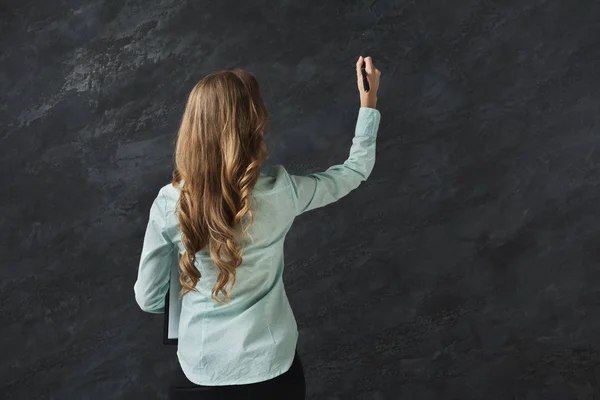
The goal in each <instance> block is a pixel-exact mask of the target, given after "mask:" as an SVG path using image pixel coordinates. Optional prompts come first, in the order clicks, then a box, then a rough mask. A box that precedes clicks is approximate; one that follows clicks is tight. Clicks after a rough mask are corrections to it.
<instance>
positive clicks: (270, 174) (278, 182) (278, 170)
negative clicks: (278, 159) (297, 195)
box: [255, 164, 290, 191]
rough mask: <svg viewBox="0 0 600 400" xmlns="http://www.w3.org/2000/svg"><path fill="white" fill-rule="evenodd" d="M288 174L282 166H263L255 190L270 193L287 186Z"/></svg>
mask: <svg viewBox="0 0 600 400" xmlns="http://www.w3.org/2000/svg"><path fill="white" fill-rule="evenodd" d="M289 184H290V183H289V174H288V172H287V170H286V169H285V167H284V166H283V165H279V164H278V165H272V166H263V167H262V168H261V174H260V177H259V180H258V182H256V186H255V189H258V190H260V191H271V190H274V189H279V188H285V187H287V186H289Z"/></svg>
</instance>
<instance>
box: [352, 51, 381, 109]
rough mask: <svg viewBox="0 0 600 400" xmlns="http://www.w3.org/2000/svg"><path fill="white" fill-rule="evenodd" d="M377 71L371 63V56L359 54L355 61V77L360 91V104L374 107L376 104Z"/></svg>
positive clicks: (378, 72) (379, 72)
mask: <svg viewBox="0 0 600 400" xmlns="http://www.w3.org/2000/svg"><path fill="white" fill-rule="evenodd" d="M380 76H381V71H379V70H378V69H377V68H375V66H374V65H373V60H372V59H371V57H365V58H363V56H360V57H359V58H358V61H357V62H356V77H357V81H358V82H357V83H358V91H359V92H360V106H361V107H369V108H375V107H376V106H377V90H378V89H379V77H380Z"/></svg>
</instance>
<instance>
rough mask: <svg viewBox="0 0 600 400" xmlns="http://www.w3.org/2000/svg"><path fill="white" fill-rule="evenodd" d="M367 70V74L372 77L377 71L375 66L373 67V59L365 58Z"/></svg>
mask: <svg viewBox="0 0 600 400" xmlns="http://www.w3.org/2000/svg"><path fill="white" fill-rule="evenodd" d="M365 69H366V70H367V74H369V75H371V74H372V73H373V71H374V70H375V66H374V65H373V60H372V59H371V57H365Z"/></svg>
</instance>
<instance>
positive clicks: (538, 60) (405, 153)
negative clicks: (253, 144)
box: [0, 0, 600, 400]
mask: <svg viewBox="0 0 600 400" xmlns="http://www.w3.org/2000/svg"><path fill="white" fill-rule="evenodd" d="M0 13H1V14H0V16H1V20H2V24H1V25H0V96H1V97H0V98H1V103H0V123H1V128H2V129H1V131H0V166H1V172H2V174H1V176H2V185H0V218H1V219H0V228H1V229H0V249H1V251H2V254H1V256H0V263H1V268H0V285H1V290H0V312H1V320H2V323H1V325H0V326H1V327H2V331H1V334H2V340H1V341H0V354H2V355H3V357H2V359H1V360H0V376H1V383H2V390H1V391H2V393H4V395H5V396H7V397H6V398H11V399H13V398H14V399H77V400H80V399H154V398H157V399H159V398H162V399H164V398H166V394H165V393H166V392H165V389H166V385H167V379H168V376H169V373H170V372H171V371H172V370H173V369H174V368H175V365H176V362H177V361H176V357H175V348H174V347H168V346H163V345H162V344H161V335H162V331H161V329H162V316H160V315H149V314H145V313H143V312H141V311H140V310H139V308H138V307H137V305H136V303H135V300H134V296H133V283H134V280H135V277H136V274H137V263H138V261H139V254H140V251H141V243H142V239H143V233H144V229H145V225H146V222H147V217H148V212H149V207H150V203H151V201H152V199H153V197H154V196H155V195H156V193H157V191H158V188H159V187H160V186H162V185H164V184H166V183H167V182H168V181H169V179H170V172H171V168H172V154H173V144H174V139H175V134H176V130H177V127H178V122H179V118H180V117H181V115H182V112H183V106H184V104H185V101H186V100H187V95H188V93H189V91H190V89H191V88H192V86H193V85H194V84H195V83H196V82H197V81H198V80H199V79H201V78H202V77H203V76H204V75H206V74H208V73H210V72H212V71H214V70H217V69H223V68H228V67H233V66H238V67H242V68H245V69H247V70H249V71H250V72H252V73H253V74H255V75H256V77H257V78H258V79H259V81H260V83H261V89H262V92H263V95H264V99H265V103H266V104H267V107H268V109H269V111H270V113H271V124H270V136H269V146H270V151H271V153H272V155H271V157H270V158H269V160H268V164H283V165H285V166H286V168H287V169H288V171H290V172H291V173H294V174H303V173H309V172H316V171H319V170H324V169H326V168H327V167H329V166H330V165H332V164H336V163H341V162H343V161H344V160H345V158H346V157H347V155H348V151H349V148H350V144H351V139H352V135H353V131H354V125H355V123H356V116H357V114H358V107H359V99H358V93H357V88H356V77H355V69H354V68H355V61H356V59H357V57H358V56H359V55H360V54H363V55H370V56H372V57H373V58H374V60H375V62H376V66H377V67H378V68H379V69H380V70H381V71H382V77H381V89H380V92H379V103H378V108H379V110H380V111H381V114H382V120H381V125H380V131H379V138H378V144H377V161H376V164H375V168H374V170H373V173H372V175H371V177H370V178H369V180H368V181H366V182H365V183H363V184H362V185H361V186H360V187H359V188H358V189H357V190H355V191H354V192H352V193H351V194H349V195H348V196H347V197H345V198H343V199H341V200H340V201H339V202H337V203H335V204H333V205H331V206H328V207H326V208H323V209H318V210H314V211H312V212H310V213H307V214H306V215H303V216H301V217H299V218H298V219H297V220H296V223H295V225H294V227H293V228H292V231H290V233H289V235H288V238H287V241H286V245H285V250H286V264H287V265H286V268H287V270H286V273H285V275H284V279H285V283H286V287H287V293H288V296H289V298H290V302H291V304H292V306H293V308H294V313H295V315H296V318H297V320H298V326H299V329H300V339H299V344H298V350H299V353H300V355H301V357H302V361H303V364H304V368H305V372H306V379H307V393H308V396H307V398H309V399H344V400H346V399H486V400H489V399H527V400H534V399H560V400H565V399H592V398H594V399H595V398H597V397H592V395H593V394H594V393H595V394H596V396H598V388H599V386H600V364H599V360H600V353H599V348H598V337H599V334H600V290H599V289H598V287H599V281H600V250H599V247H598V243H599V241H600V199H599V197H600V188H599V186H598V185H599V183H600V171H599V167H598V166H599V161H600V132H599V129H600V125H599V119H600V92H599V91H600V80H599V79H598V76H599V75H598V74H599V71H600V4H599V3H598V2H597V1H588V0H585V1H584V0H580V1H579V0H578V1H572V2H567V1H550V0H549V1H540V0H526V1H501V2H500V1H499V2H492V1H452V2H451V1H442V0H436V1H387V2H386V1H377V0H376V1H363V2H347V1H327V2H316V1H313V2H303V1H295V2H292V1H285V2H284V1H275V2H266V1H248V2H242V1H214V2H200V1H170V0H163V1H141V0H138V1H127V2H125V1H122V2H117V1H87V2H86V1H69V0H65V1H62V2H53V1H41V0H36V1H13V0H9V1H4V2H3V5H2V6H1V7H0Z"/></svg>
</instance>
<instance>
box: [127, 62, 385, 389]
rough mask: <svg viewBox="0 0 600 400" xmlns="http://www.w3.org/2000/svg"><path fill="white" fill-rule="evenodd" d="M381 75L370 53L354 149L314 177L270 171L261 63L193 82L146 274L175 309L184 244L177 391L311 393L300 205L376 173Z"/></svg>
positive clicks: (142, 296) (156, 294) (149, 308)
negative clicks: (294, 274)
mask: <svg viewBox="0 0 600 400" xmlns="http://www.w3.org/2000/svg"><path fill="white" fill-rule="evenodd" d="M363 62H364V63H365V67H366V72H367V74H368V81H369V85H370V90H369V92H365V90H364V87H363V79H362V73H361V66H362V65H363ZM380 74H381V73H380V71H379V70H377V69H376V68H375V67H374V65H373V62H372V60H371V58H370V57H366V58H365V59H364V60H363V57H362V56H361V57H359V59H358V61H357V63H356V77H357V83H358V88H359V93H360V102H361V107H360V109H359V112H358V121H357V124H356V131H355V136H354V138H353V141H352V147H351V149H350V156H349V158H348V159H347V160H346V161H345V162H344V163H343V164H341V165H334V166H332V167H330V168H329V169H328V170H326V171H324V172H321V173H314V174H309V175H306V176H296V175H290V174H288V173H287V171H286V170H285V168H283V167H282V166H276V167H272V168H264V171H261V165H262V163H263V162H264V161H265V159H266V158H267V149H266V147H265V142H264V128H265V126H266V124H267V119H268V112H267V109H266V108H265V106H264V104H263V102H262V99H261V95H260V91H259V85H258V82H257V81H256V79H255V78H254V77H253V76H252V75H251V74H249V73H248V72H246V71H244V70H242V69H229V70H225V71H219V72H215V73H212V74H210V75H208V76H206V77H205V78H204V79H202V80H201V81H200V82H198V84H196V86H195V87H194V88H193V89H192V91H191V93H190V96H189V98H188V102H187V105H186V109H185V112H184V114H183V118H182V121H181V126H180V128H179V133H178V137H177V145H176V154H175V164H176V168H175V170H174V172H173V179H172V182H171V183H170V184H168V185H165V186H163V187H162V188H161V189H160V191H159V192H158V195H157V197H156V199H155V200H154V202H153V204H152V206H151V208H150V219H149V222H148V226H147V229H146V234H145V237H144V244H143V249H142V254H141V259H140V264H139V271H138V277H137V281H136V282H135V285H134V291H135V298H136V301H137V303H138V305H139V306H140V308H141V309H142V310H144V311H146V312H150V313H162V312H164V307H165V294H166V291H167V289H168V287H169V274H170V264H169V263H170V262H171V260H173V259H177V258H174V255H176V254H177V256H178V258H179V267H180V270H181V274H180V282H181V285H182V290H181V293H180V298H181V299H182V306H181V317H180V324H179V338H178V348H177V358H178V360H179V365H180V367H181V369H180V370H178V371H177V374H178V376H176V377H175V379H174V381H173V382H172V384H171V386H170V387H169V398H170V399H244V400H249V399H261V400H265V399H286V400H295V399H304V397H305V391H306V389H305V380H304V372H303V369H302V364H301V362H300V358H299V357H298V353H297V351H296V343H297V339H298V330H297V325H296V320H295V318H294V314H293V312H292V309H291V307H290V304H289V302H288V299H287V296H286V293H285V290H284V286H283V280H282V274H283V266H284V259H283V242H284V239H285V235H286V233H287V232H288V230H289V229H290V227H291V225H292V223H293V221H294V219H295V218H296V217H297V216H298V215H300V214H302V213H304V212H307V211H310V210H313V209H315V208H318V207H323V206H325V205H327V204H330V203H333V202H335V201H337V200H338V199H340V198H341V197H343V196H345V195H346V194H348V193H349V192H350V191H352V190H354V189H355V188H356V187H358V185H359V184H360V182H362V181H364V180H366V179H367V178H368V176H369V175H370V173H371V170H372V169H373V166H374V164H375V140H376V136H377V131H378V128H379V121H380V118H381V116H380V114H379V111H378V110H377V109H376V108H375V107H376V104H377V90H378V88H379V76H380ZM242 227H244V228H243V229H242ZM175 252H177V253H175ZM242 253H243V260H242ZM221 294H222V295H223V298H221V297H220V296H221Z"/></svg>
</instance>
